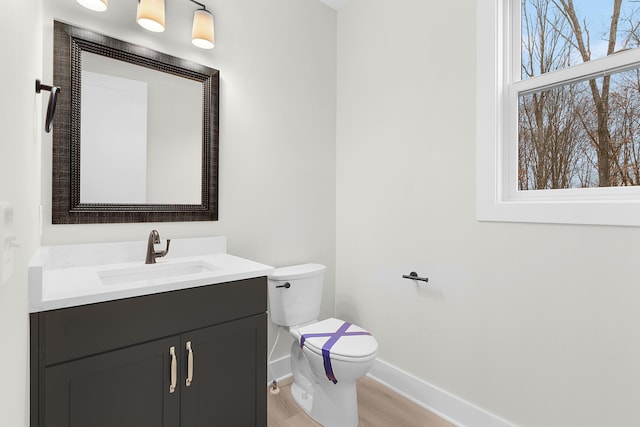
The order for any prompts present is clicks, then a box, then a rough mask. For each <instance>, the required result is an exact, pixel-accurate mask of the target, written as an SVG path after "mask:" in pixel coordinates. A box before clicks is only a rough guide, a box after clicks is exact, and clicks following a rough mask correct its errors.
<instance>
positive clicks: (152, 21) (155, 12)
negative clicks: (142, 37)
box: [136, 0, 164, 33]
mask: <svg viewBox="0 0 640 427" xmlns="http://www.w3.org/2000/svg"><path fill="white" fill-rule="evenodd" d="M136 22H137V23H138V25H140V26H141V27H142V28H144V29H146V30H149V31H153V32H155V33H160V32H162V31H164V0H140V2H139V3H138V14H137V16H136Z"/></svg>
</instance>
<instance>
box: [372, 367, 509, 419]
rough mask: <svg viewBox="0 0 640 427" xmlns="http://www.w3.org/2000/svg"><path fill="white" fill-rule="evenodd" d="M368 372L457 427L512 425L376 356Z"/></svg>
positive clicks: (377, 379) (380, 381)
mask: <svg viewBox="0 0 640 427" xmlns="http://www.w3.org/2000/svg"><path fill="white" fill-rule="evenodd" d="M368 375H369V376H370V377H371V378H372V379H374V380H376V381H378V382H379V383H381V384H383V385H385V386H387V387H389V388H390V389H392V390H393V391H395V392H396V393H398V394H400V395H401V396H404V397H406V398H407V399H409V400H411V401H413V402H415V403H417V404H418V405H420V406H422V407H423V408H425V409H427V410H429V411H431V412H433V413H434V414H436V415H438V416H439V417H441V418H444V419H445V420H447V421H449V422H450V423H452V424H455V425H456V426H458V427H465V426H468V427H514V425H513V424H511V423H509V422H507V421H505V420H503V419H501V418H500V417H498V416H496V415H493V414H491V413H489V412H487V411H485V410H484V409H482V408H479V407H477V406H475V405H473V404H471V403H469V402H466V401H464V400H462V399H460V398H459V397H457V396H454V395H453V394H451V393H449V392H447V391H444V390H442V389H440V388H438V387H436V386H433V385H431V384H429V383H427V382H426V381H424V380H421V379H420V378H418V377H416V376H414V375H412V374H410V373H408V372H405V371H403V370H402V369H399V368H396V367H395V366H393V365H391V364H389V363H387V362H384V361H382V360H380V359H376V363H375V364H374V365H373V369H371V372H369V374H368Z"/></svg>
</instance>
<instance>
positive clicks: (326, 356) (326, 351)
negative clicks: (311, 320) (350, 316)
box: [300, 322, 371, 384]
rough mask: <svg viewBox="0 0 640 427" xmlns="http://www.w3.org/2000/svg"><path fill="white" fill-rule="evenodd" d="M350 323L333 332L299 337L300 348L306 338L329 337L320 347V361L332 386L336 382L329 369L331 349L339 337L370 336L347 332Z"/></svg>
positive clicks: (367, 333) (366, 333) (365, 333)
mask: <svg viewBox="0 0 640 427" xmlns="http://www.w3.org/2000/svg"><path fill="white" fill-rule="evenodd" d="M349 326H351V323H349V322H344V323H343V324H342V326H340V327H339V328H338V330H337V331H335V332H320V333H314V334H303V335H302V336H301V337H300V348H302V347H303V346H304V341H305V340H306V339H307V338H317V337H329V339H328V340H327V341H326V342H325V343H324V345H323V346H322V360H323V361H324V372H325V374H326V375H327V378H328V379H329V381H332V382H333V383H334V384H336V383H337V382H338V380H337V379H336V376H335V375H334V374H333V368H332V367H331V347H333V346H334V345H335V343H337V342H338V340H339V339H340V338H341V337H349V336H354V335H371V334H370V333H369V332H364V331H363V332H347V329H349Z"/></svg>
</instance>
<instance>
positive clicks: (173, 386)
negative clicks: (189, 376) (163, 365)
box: [169, 346, 178, 393]
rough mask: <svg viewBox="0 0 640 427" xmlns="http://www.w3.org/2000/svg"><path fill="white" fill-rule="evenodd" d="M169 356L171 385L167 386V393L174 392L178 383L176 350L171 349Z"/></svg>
mask: <svg viewBox="0 0 640 427" xmlns="http://www.w3.org/2000/svg"><path fill="white" fill-rule="evenodd" d="M169 354H170V355H171V385H169V393H173V392H174V391H176V385H177V382H178V360H177V359H176V348H175V347H173V346H172V347H171V348H170V349H169Z"/></svg>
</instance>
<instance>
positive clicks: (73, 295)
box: [29, 236, 273, 313]
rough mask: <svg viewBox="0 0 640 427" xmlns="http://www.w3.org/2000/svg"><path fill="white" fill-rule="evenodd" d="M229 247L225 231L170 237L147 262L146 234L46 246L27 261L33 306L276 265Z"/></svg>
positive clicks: (227, 278)
mask: <svg viewBox="0 0 640 427" xmlns="http://www.w3.org/2000/svg"><path fill="white" fill-rule="evenodd" d="M226 249H227V241H226V238H225V237H222V236H218V237H198V238H187V239H180V238H178V239H172V240H171V252H169V254H168V255H167V256H166V257H163V258H161V259H158V261H157V263H156V264H148V265H146V264H143V262H144V261H143V260H144V254H145V253H146V250H147V241H146V240H140V241H132V242H110V243H89V244H79V245H61V246H43V247H41V248H40V249H39V250H38V253H37V254H36V256H35V257H34V258H33V260H32V261H31V263H30V264H29V312H31V313H37V312H42V311H47V310H57V309H61V308H67V307H75V306H79V305H85V304H94V303H99V302H104V301H113V300H116V299H123V298H132V297H138V296H142V295H151V294H156V293H160V292H170V291H177V290H181V289H188V288H194V287H198V286H211V285H217V284H222V283H231V282H235V281H239V280H244V279H250V278H254V277H262V276H267V275H268V274H269V273H271V271H272V270H273V267H271V266H268V265H264V264H260V263H257V262H254V261H251V260H248V259H244V258H240V257H237V256H233V255H230V254H228V253H226Z"/></svg>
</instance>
